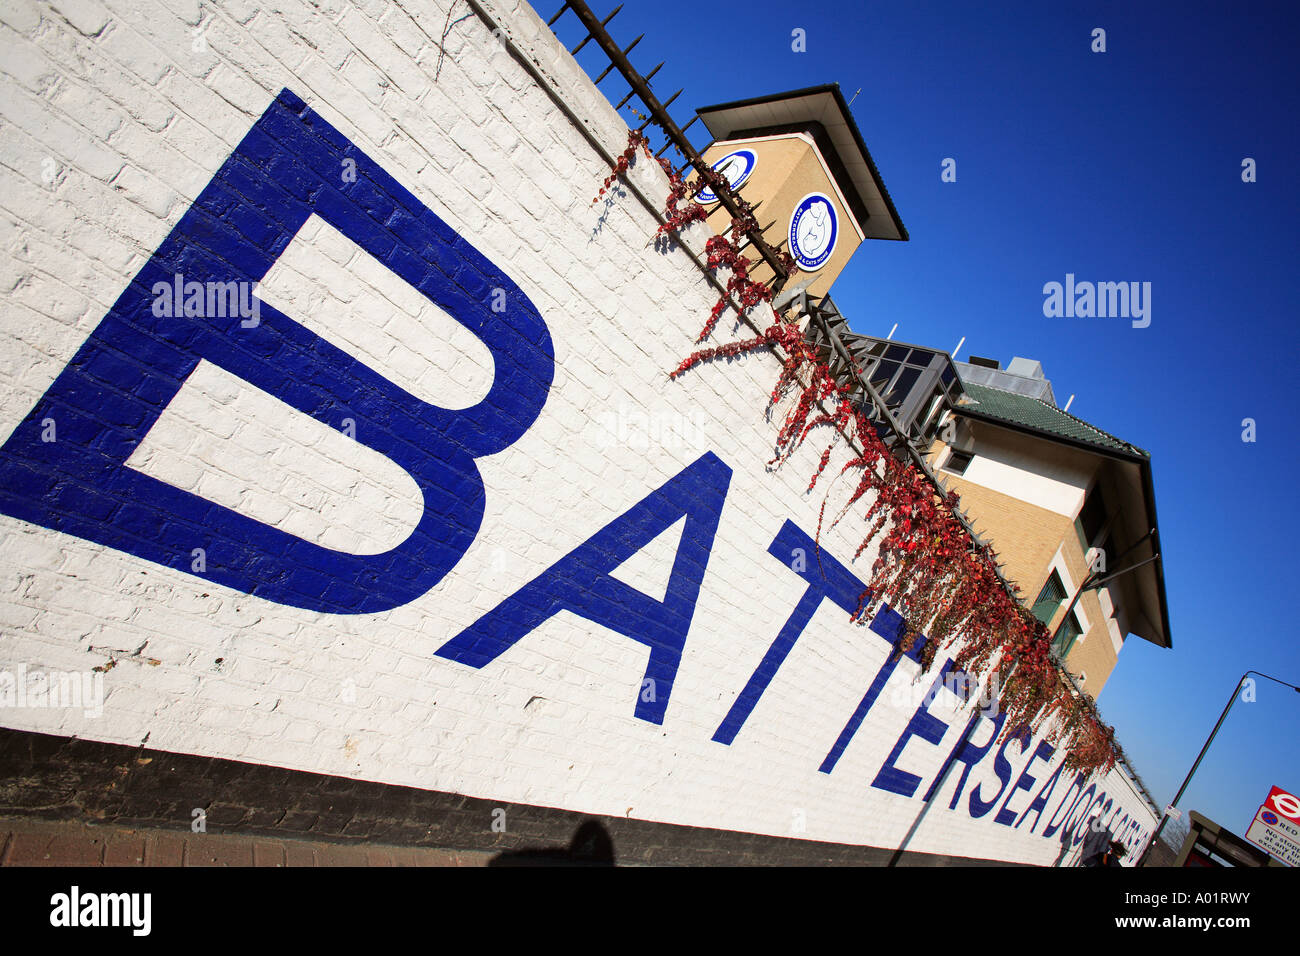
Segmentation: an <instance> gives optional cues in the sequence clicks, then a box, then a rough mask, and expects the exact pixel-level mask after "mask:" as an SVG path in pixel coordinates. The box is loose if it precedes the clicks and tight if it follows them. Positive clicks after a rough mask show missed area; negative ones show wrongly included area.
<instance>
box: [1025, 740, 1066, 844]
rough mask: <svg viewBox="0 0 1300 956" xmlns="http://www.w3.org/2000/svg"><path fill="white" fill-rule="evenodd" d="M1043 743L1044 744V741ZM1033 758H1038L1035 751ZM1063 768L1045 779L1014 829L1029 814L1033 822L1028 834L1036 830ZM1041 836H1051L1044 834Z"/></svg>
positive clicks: (1057, 769)
mask: <svg viewBox="0 0 1300 956" xmlns="http://www.w3.org/2000/svg"><path fill="white" fill-rule="evenodd" d="M1043 743H1046V741H1044V742H1043ZM1038 749H1039V750H1042V749H1043V744H1039V745H1038ZM1034 756H1035V757H1037V756H1038V752H1037V751H1035V752H1034ZM1030 763H1033V761H1032V760H1031V761H1030ZM1064 767H1065V765H1064V764H1062V765H1061V766H1058V767H1057V768H1056V770H1054V771H1053V772H1052V775H1051V776H1050V777H1048V778H1047V783H1045V784H1043V785H1042V786H1041V787H1040V788H1039V789H1038V795H1037V796H1036V797H1034V799H1033V801H1032V802H1031V803H1030V804H1029V806H1027V807H1025V812H1024V813H1022V814H1020V819H1019V820H1017V821H1016V829H1019V828H1020V824H1022V823H1024V822H1025V818H1026V817H1027V816H1029V814H1031V813H1032V814H1033V815H1034V822H1033V824H1032V825H1031V826H1030V827H1029V832H1030V833H1033V832H1034V830H1035V829H1037V827H1038V824H1039V823H1041V822H1042V819H1043V811H1044V810H1046V809H1047V801H1048V800H1050V799H1051V798H1052V791H1053V790H1055V789H1056V781H1057V780H1059V779H1060V778H1061V771H1062V770H1063V769H1064ZM1025 772H1026V773H1028V772H1029V768H1028V767H1026V768H1025ZM1043 836H1051V834H1050V833H1046V832H1044V833H1043Z"/></svg>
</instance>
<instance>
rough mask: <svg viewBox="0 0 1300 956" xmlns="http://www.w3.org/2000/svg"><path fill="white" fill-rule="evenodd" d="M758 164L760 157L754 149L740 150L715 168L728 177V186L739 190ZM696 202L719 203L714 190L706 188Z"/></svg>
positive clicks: (718, 162)
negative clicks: (755, 153)
mask: <svg viewBox="0 0 1300 956" xmlns="http://www.w3.org/2000/svg"><path fill="white" fill-rule="evenodd" d="M757 162H758V157H757V156H755V155H754V151H753V150H752V149H738V150H736V151H735V152H734V153H728V154H727V155H726V156H723V157H722V158H721V159H720V160H718V161H717V162H716V163H714V164H713V168H714V169H716V170H717V171H718V172H720V173H722V175H723V176H724V177H726V180H727V185H729V186H730V187H731V188H732V189H737V188H739V187H740V186H741V185H743V184H744V182H745V180H746V179H748V178H749V177H750V175H751V174H752V173H753V172H754V166H755V164H756V163H757ZM695 201H696V202H701V203H705V202H717V201H718V197H717V196H716V195H715V194H714V192H713V190H712V189H710V188H709V187H708V186H705V187H704V188H703V189H701V190H700V193H699V195H698V196H696V197H695Z"/></svg>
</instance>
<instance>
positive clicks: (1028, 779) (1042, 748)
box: [993, 740, 1056, 833]
mask: <svg viewBox="0 0 1300 956" xmlns="http://www.w3.org/2000/svg"><path fill="white" fill-rule="evenodd" d="M1054 753H1056V748H1055V747H1053V746H1052V745H1051V744H1049V743H1048V742H1047V741H1046V740H1040V741H1039V742H1038V746H1037V747H1036V748H1034V755H1033V756H1032V757H1030V758H1029V760H1027V761H1026V762H1025V769H1024V770H1022V771H1021V773H1020V777H1019V778H1018V779H1017V780H1016V785H1015V786H1014V787H1012V788H1011V790H1010V791H1009V792H1008V793H1007V797H1006V799H1005V800H1003V801H1002V806H1001V807H1000V808H999V809H998V813H997V816H995V817H994V818H993V822H994V823H1000V824H1002V825H1003V826H1006V827H1009V826H1011V825H1012V824H1013V823H1014V824H1015V826H1016V827H1017V828H1019V827H1020V823H1019V822H1017V820H1016V813H1015V811H1014V810H1009V809H1007V804H1009V803H1010V802H1011V798H1012V797H1014V796H1015V795H1016V794H1017V793H1019V792H1020V791H1021V790H1024V791H1025V792H1028V791H1030V790H1032V789H1033V786H1034V784H1035V783H1037V782H1038V781H1037V780H1036V779H1034V777H1032V776H1030V774H1029V771H1030V770H1032V769H1033V767H1034V761H1035V760H1047V761H1050V760H1051V759H1052V754H1054ZM1025 812H1026V813H1028V812H1029V809H1028V808H1025ZM1020 819H1021V820H1023V819H1024V816H1021V818H1020ZM1030 832H1031V833H1032V832H1033V828H1032V827H1031V828H1030Z"/></svg>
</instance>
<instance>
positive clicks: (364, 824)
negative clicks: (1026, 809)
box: [0, 728, 1007, 866]
mask: <svg viewBox="0 0 1300 956" xmlns="http://www.w3.org/2000/svg"><path fill="white" fill-rule="evenodd" d="M197 809H201V810H202V811H203V813H204V817H205V826H206V834H203V835H202V837H205V838H206V839H203V838H200V839H198V841H197V843H196V848H197V849H196V850H195V853H196V856H195V859H196V860H197V859H201V858H202V857H203V856H204V855H206V854H211V855H214V857H215V858H219V859H221V860H224V861H226V862H235V863H243V864H247V865H252V863H253V862H254V861H255V857H254V854H255V846H256V845H257V843H258V841H257V840H255V839H254V838H258V837H261V838H266V839H269V840H271V841H272V842H271V843H270V844H266V846H264V849H263V854H264V855H266V854H267V853H269V854H270V855H271V856H273V857H275V858H276V859H279V855H280V854H283V855H284V857H285V859H286V861H287V862H288V863H289V865H293V863H294V861H295V859H297V860H301V861H303V862H306V860H307V859H308V858H307V857H306V856H305V855H302V854H301V853H300V854H299V855H298V856H296V857H295V858H294V859H290V854H289V852H288V850H285V849H284V847H285V846H288V847H289V849H294V848H295V846H297V844H296V843H295V842H289V843H287V844H286V843H285V841H312V842H313V843H314V844H315V845H317V848H318V850H319V849H320V847H321V846H322V845H323V846H324V847H331V846H332V847H353V848H361V849H366V850H369V851H375V852H380V853H381V855H382V853H383V848H398V849H399V851H400V850H401V848H406V849H408V850H409V849H411V848H428V849H437V850H442V851H453V853H449V854H448V858H447V859H446V860H441V861H439V860H433V859H432V858H431V859H430V860H428V861H424V862H434V863H437V862H444V863H459V862H465V861H466V860H468V861H470V862H484V861H483V860H480V859H478V855H479V854H483V853H490V854H491V855H492V856H491V857H490V858H489V859H487V860H486V862H493V863H497V864H501V863H529V862H538V863H561V862H564V861H565V859H566V857H565V850H566V848H568V847H569V846H570V844H571V843H572V842H573V841H574V835H575V834H576V833H577V832H578V830H579V828H580V827H582V826H583V825H584V824H587V825H588V829H591V824H590V821H595V822H597V823H599V825H600V827H601V828H603V830H604V832H605V833H607V834H608V837H609V840H610V841H611V842H612V844H613V846H612V851H611V852H612V856H613V857H614V861H615V862H617V863H620V864H628V863H633V864H656V865H691V864H722V865H796V866H798V865H802V866H816V865H823V866H824V865H828V864H831V865H858V866H885V865H889V864H890V863H891V862H893V863H895V864H896V865H903V866H952V865H959V866H960V865H976V864H989V865H1007V864H1005V863H1002V862H1001V861H991V860H977V859H969V858H965V857H955V856H946V855H937V854H929V853H911V852H905V853H903V854H901V855H897V856H898V859H897V860H895V859H894V857H895V856H896V853H895V851H893V850H890V849H886V848H881V847H866V846H851V845H846V844H838V843H823V842H818V841H813V840H799V839H793V838H783V837H773V836H766V835H762V834H755V833H740V832H734V831H729V830H716V829H706V828H702V827H689V826H677V825H674V824H668V823H656V822H651V821H646V820H632V819H620V818H617V817H591V816H587V815H584V814H580V813H575V812H572V811H567V810H558V809H554V808H551V807H539V806H530V805H527V804H518V803H503V802H501V801H493V800H480V799H476V798H473V797H467V796H464V795H461V794H455V793H442V792H437V791H427V790H417V789H413V788H409V787H398V786H391V785H388V784H382V783H374V782H370V781H364V780H353V779H349V778H346V777H333V776H326V775H322V774H313V773H304V772H301V771H295V770H285V769H282V768H278V767H270V766H264V765H261V764H252V763H241V762H238V761H234V760H223V759H218V758H210V757H199V756H193V755H189V754H177V753H170V752H167V751H161V750H148V749H146V748H143V747H141V748H131V747H125V746H121V745H118V744H106V743H99V742H96V741H90V740H81V739H77V738H68V737H58V736H53V735H49V734H39V733H31V732H27V731H19V730H11V729H8V728H0V815H4V816H6V817H8V818H10V819H9V829H10V831H13V832H20V831H22V830H23V829H24V828H23V826H22V825H21V823H18V824H17V825H15V820H16V819H17V820H19V821H21V820H28V821H67V822H70V823H73V824H87V823H89V824H98V825H112V826H115V827H121V828H146V829H158V830H162V831H172V832H174V833H177V834H179V833H191V834H192V833H193V831H192V829H191V827H192V822H193V821H194V820H195V812H194V811H195V810H197ZM494 823H495V824H496V826H495V828H494ZM29 829H30V828H29ZM42 832H43V831H42ZM78 832H80V833H82V836H81V837H80V839H82V840H83V841H89V842H88V843H86V845H80V846H78V845H76V841H77V840H78V839H79V838H78V836H77V833H78ZM56 836H59V840H61V841H62V842H61V843H58V845H59V846H61V847H62V849H61V850H59V851H58V852H59V854H60V859H59V860H54V859H52V858H51V859H50V860H47V861H46V862H67V863H78V862H86V863H94V862H97V861H102V862H108V863H112V862H122V861H125V862H126V864H127V865H130V860H128V859H126V858H127V857H129V856H130V854H131V852H132V851H131V849H130V847H133V846H134V841H135V838H136V836H139V837H140V839H141V840H142V841H146V842H147V837H148V836H149V834H135V835H132V836H131V837H130V838H129V839H127V840H126V841H125V844H124V848H122V849H121V851H120V853H118V852H116V851H115V853H114V854H113V860H108V859H107V858H105V857H104V856H103V852H102V847H99V844H96V843H94V840H95V839H101V838H102V837H101V836H99V835H96V834H95V832H94V828H91V829H83V830H80V831H73V830H69V832H68V833H67V834H62V835H58V834H56ZM223 838H229V839H228V840H226V841H225V842H223ZM32 839H34V838H32ZM69 840H71V841H72V843H71V844H69V843H68V841H69ZM231 841H234V842H231ZM11 842H13V841H12V840H11ZM27 842H31V839H29V840H28V841H27ZM110 842H111V841H110ZM118 842H119V843H122V842H123V841H121V840H119V841H118ZM191 842H194V841H193V840H191ZM262 842H263V843H264V844H265V842H266V841H265V839H264V840H263V841H262ZM198 843H202V844H203V846H202V847H198ZM24 845H26V844H24ZM42 845H46V846H47V845H48V844H42ZM14 846H17V844H14ZM97 847H99V849H97ZM267 847H269V849H268V848H267ZM277 847H278V849H277ZM13 849H14V847H12V846H11V848H10V853H9V856H10V857H12V855H13V854H12V850H13ZM36 849H39V847H36V848H35V849H31V850H30V852H28V851H26V850H24V851H22V853H27V854H28V856H30V855H31V853H34V852H36ZM299 849H301V848H300V847H299ZM455 851H462V852H461V855H462V856H463V855H464V853H466V852H467V853H469V854H471V856H468V857H465V860H462V859H461V858H460V857H458V856H455V855H453V854H454V852H455ZM45 852H46V851H45V850H42V851H41V853H42V854H44V853H45ZM159 852H160V853H161V852H162V851H159ZM322 852H325V851H322ZM328 852H333V851H328ZM22 853H20V856H22ZM97 854H98V855H97ZM172 855H173V856H174V855H175V854H174V853H173V854H172ZM118 856H122V857H123V860H122V861H118V860H117V857H118ZM246 856H247V859H245V857H246ZM364 860H365V857H364V855H355V858H353V857H347V858H346V859H343V862H345V863H348V864H362V863H363V862H364ZM7 862H10V863H24V862H26V863H31V862H40V860H37V859H27V858H26V857H24V858H23V859H17V858H13V859H8V861H7ZM172 862H174V863H175V864H177V865H178V864H179V863H180V859H176V860H174V861H172Z"/></svg>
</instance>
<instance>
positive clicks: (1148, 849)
mask: <svg viewBox="0 0 1300 956" xmlns="http://www.w3.org/2000/svg"><path fill="white" fill-rule="evenodd" d="M1251 674H1256V675H1258V676H1260V677H1263V678H1265V679H1266V680H1271V681H1273V682H1274V683H1275V684H1281V685H1282V686H1283V687H1290V688H1291V689H1292V690H1293V691H1295V692H1296V693H1297V694H1300V687H1297V686H1296V685H1295V684H1289V683H1287V682H1286V681H1284V680H1281V679H1279V678H1277V677H1270V676H1269V675H1268V674H1262V673H1260V672H1259V671H1246V673H1244V674H1242V675H1241V679H1240V680H1238V681H1237V686H1236V687H1234V688H1233V689H1232V696H1231V697H1229V698H1228V705H1227V706H1226V707H1224V708H1223V713H1221V714H1220V715H1219V722H1218V723H1216V724H1215V725H1214V729H1213V730H1212V731H1210V736H1209V738H1208V739H1207V740H1206V741H1205V746H1204V747H1202V748H1201V752H1200V753H1199V754H1197V755H1196V762H1195V763H1194V764H1192V769H1191V770H1189V771H1188V772H1187V778H1186V779H1185V780H1183V785H1182V786H1181V787H1179V788H1178V792H1177V793H1176V794H1174V799H1173V800H1171V801H1170V802H1169V805H1168V806H1166V807H1165V812H1164V813H1163V814H1162V815H1161V817H1160V824H1159V825H1158V826H1157V827H1156V831H1155V833H1153V834H1151V839H1150V840H1148V841H1147V845H1146V849H1144V850H1143V851H1142V856H1141V857H1139V858H1138V862H1137V865H1138V866H1145V865H1146V861H1147V856H1148V855H1149V854H1150V853H1151V848H1152V847H1153V846H1155V845H1156V840H1157V839H1159V838H1160V832H1161V831H1162V830H1164V828H1165V824H1166V823H1168V822H1169V809H1170V807H1176V806H1178V801H1179V800H1181V799H1182V798H1183V792H1184V791H1185V790H1186V789H1187V785H1188V784H1189V783H1191V782H1192V775H1193V774H1194V773H1196V768H1197V767H1199V766H1200V765H1201V759H1202V758H1203V757H1204V756H1205V752H1206V751H1207V750H1209V749H1210V744H1212V743H1214V738H1215V737H1216V736H1218V733H1219V728H1220V727H1222V726H1223V722H1224V720H1226V719H1227V717H1228V711H1230V710H1232V705H1233V704H1235V703H1236V702H1237V695H1238V694H1239V693H1240V692H1241V685H1242V684H1244V683H1246V678H1248V677H1249V676H1250V675H1251Z"/></svg>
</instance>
